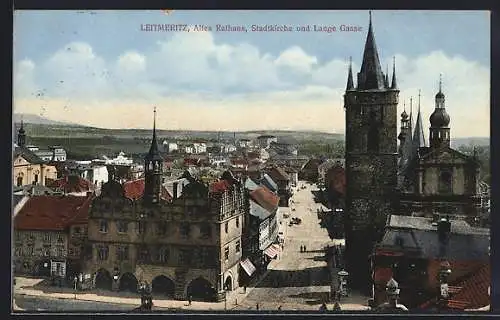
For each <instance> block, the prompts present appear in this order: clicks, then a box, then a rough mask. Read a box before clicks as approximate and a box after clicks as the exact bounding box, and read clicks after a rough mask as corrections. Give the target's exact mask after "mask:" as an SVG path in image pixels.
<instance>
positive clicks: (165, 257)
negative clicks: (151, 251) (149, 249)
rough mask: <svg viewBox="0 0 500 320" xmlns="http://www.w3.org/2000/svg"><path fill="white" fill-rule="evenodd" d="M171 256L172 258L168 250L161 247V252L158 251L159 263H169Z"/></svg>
mask: <svg viewBox="0 0 500 320" xmlns="http://www.w3.org/2000/svg"><path fill="white" fill-rule="evenodd" d="M169 256H170V251H169V250H168V248H165V247H161V248H160V250H158V261H160V262H167V261H168V258H169Z"/></svg>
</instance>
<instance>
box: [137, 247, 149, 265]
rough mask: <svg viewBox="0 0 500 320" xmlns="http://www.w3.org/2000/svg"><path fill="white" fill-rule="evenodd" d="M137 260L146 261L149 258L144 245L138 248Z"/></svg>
mask: <svg viewBox="0 0 500 320" xmlns="http://www.w3.org/2000/svg"><path fill="white" fill-rule="evenodd" d="M139 260H141V261H148V260H149V250H148V248H147V247H146V246H142V247H140V248H139Z"/></svg>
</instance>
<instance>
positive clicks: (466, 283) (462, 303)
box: [420, 263, 491, 310]
mask: <svg viewBox="0 0 500 320" xmlns="http://www.w3.org/2000/svg"><path fill="white" fill-rule="evenodd" d="M490 285H491V270H490V265H489V263H488V264H485V265H483V266H482V267H481V268H479V269H478V270H476V271H475V272H473V273H472V274H470V275H469V276H468V277H467V278H466V279H465V280H463V281H462V282H460V283H458V284H457V285H456V286H450V287H449V288H450V289H451V288H453V289H455V290H450V294H451V299H450V300H448V308H451V309H459V310H464V309H479V308H482V307H485V306H488V305H490V303H491V302H490V301H491V300H490V296H489V294H488V288H489V287H490ZM436 302H437V298H433V299H432V300H430V301H427V302H425V303H424V304H422V305H421V306H420V307H421V308H422V309H427V308H429V307H431V308H432V307H433V306H434V305H435V304H436Z"/></svg>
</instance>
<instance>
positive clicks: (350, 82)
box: [346, 56, 354, 90]
mask: <svg viewBox="0 0 500 320" xmlns="http://www.w3.org/2000/svg"><path fill="white" fill-rule="evenodd" d="M352 89H354V80H353V78H352V57H351V56H350V57H349V71H348V74H347V86H346V90H352Z"/></svg>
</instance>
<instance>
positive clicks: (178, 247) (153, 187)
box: [85, 111, 246, 301]
mask: <svg viewBox="0 0 500 320" xmlns="http://www.w3.org/2000/svg"><path fill="white" fill-rule="evenodd" d="M155 115H156V111H155ZM144 160H145V166H144V167H145V178H144V180H143V181H142V184H141V183H137V186H139V187H138V188H136V189H137V190H135V193H136V195H137V191H138V193H139V195H138V196H132V195H131V192H130V190H129V189H130V187H131V186H132V187H133V185H134V182H133V181H132V182H129V183H128V184H123V185H122V184H120V183H118V182H117V181H114V180H113V179H110V181H108V182H107V183H105V184H104V185H103V187H102V192H101V194H100V195H99V196H97V197H96V198H95V200H94V201H93V203H92V206H91V209H90V213H89V224H88V238H89V244H90V246H89V250H88V252H87V253H86V254H87V258H86V262H85V264H86V266H85V269H86V273H91V274H94V285H95V286H96V287H101V288H108V289H114V290H131V291H136V290H137V285H138V282H146V283H148V284H150V285H151V286H152V290H153V292H155V294H160V295H166V296H172V297H174V298H176V299H186V298H187V297H191V298H192V299H193V300H196V299H202V300H216V301H218V300H222V299H223V298H224V296H225V291H228V290H234V289H235V288H237V287H238V267H239V263H240V260H241V251H242V249H241V231H242V224H243V213H244V212H245V206H246V204H245V201H244V199H245V197H244V195H245V193H244V192H245V191H244V187H243V186H242V185H241V184H240V183H239V181H237V180H236V179H234V177H233V176H232V175H231V174H230V173H228V172H225V173H224V174H223V175H222V178H221V179H220V180H219V181H216V182H214V183H211V184H210V185H209V184H206V183H204V182H202V181H200V180H197V179H195V178H194V177H192V176H191V175H190V174H189V173H188V172H186V173H185V174H184V176H183V179H182V180H183V182H182V183H181V185H174V188H173V192H172V194H170V193H169V192H168V191H167V190H166V189H165V188H164V187H163V186H162V165H163V159H162V157H161V156H160V153H159V151H158V145H157V138H156V129H155V127H154V129H153V139H152V142H151V148H150V150H149V152H148V154H147V155H146V156H145V159H144ZM139 182H141V181H139ZM141 185H142V189H141Z"/></svg>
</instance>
